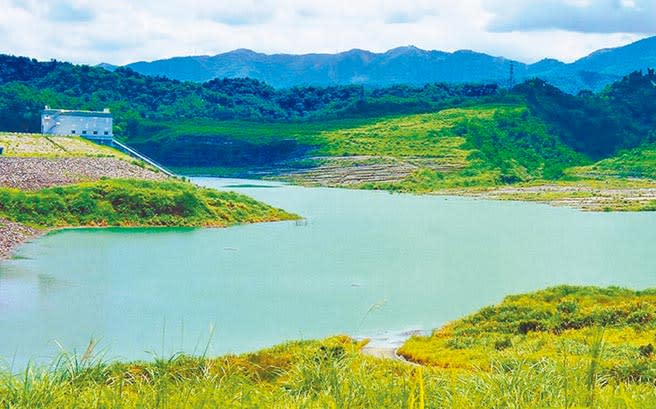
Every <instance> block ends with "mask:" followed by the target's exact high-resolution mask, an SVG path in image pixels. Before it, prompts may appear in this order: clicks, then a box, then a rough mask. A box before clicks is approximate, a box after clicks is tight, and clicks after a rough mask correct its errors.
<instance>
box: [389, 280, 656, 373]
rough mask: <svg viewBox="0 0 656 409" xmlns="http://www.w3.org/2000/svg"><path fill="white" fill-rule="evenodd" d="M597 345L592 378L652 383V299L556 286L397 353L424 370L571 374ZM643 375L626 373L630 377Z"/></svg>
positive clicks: (655, 300)
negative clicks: (540, 367)
mask: <svg viewBox="0 0 656 409" xmlns="http://www.w3.org/2000/svg"><path fill="white" fill-rule="evenodd" d="M600 332H603V341H604V344H605V347H604V352H603V361H600V362H599V363H598V364H599V368H598V370H599V371H601V372H602V373H603V374H604V376H606V377H607V379H608V380H609V381H610V380H611V379H612V380H613V381H630V380H635V381H638V380H639V381H640V382H642V381H644V382H656V377H654V374H656V372H653V371H656V361H653V360H652V354H651V352H650V353H645V350H650V349H651V348H653V347H650V345H652V344H654V343H656V291H655V290H645V291H632V290H626V289H621V288H615V287H610V288H603V289H601V288H596V287H571V286H560V287H553V288H549V289H547V290H543V291H538V292H536V293H531V294H523V295H516V296H510V297H507V298H506V299H505V300H504V301H503V302H502V303H501V304H499V305H495V306H491V307H486V308H483V309H482V310H480V311H478V312H476V313H475V314H472V315H470V316H468V317H465V318H463V319H460V320H458V321H455V322H453V323H451V324H448V325H446V326H445V327H443V328H440V329H438V330H436V331H434V332H433V334H432V335H431V336H428V337H414V338H412V339H410V340H409V341H408V342H406V344H405V345H404V346H403V347H402V348H401V349H400V353H401V354H402V355H403V356H405V357H406V358H408V359H411V360H413V361H415V362H421V363H423V364H426V365H429V366H432V367H441V368H461V369H466V370H469V371H472V370H475V371H490V370H492V369H493V368H494V366H495V365H498V364H499V363H501V364H503V363H504V362H510V363H512V362H515V361H518V360H522V361H524V362H526V363H527V364H529V365H535V364H539V363H540V362H542V361H550V362H552V363H554V364H557V363H560V362H562V361H563V359H565V358H566V360H567V362H568V365H572V366H573V367H576V366H577V365H579V364H581V365H582V364H584V363H585V362H588V361H589V352H590V351H591V348H592V346H593V343H592V340H594V339H595V338H597V337H599V336H601V334H600ZM639 368H642V369H640V371H643V372H638V373H636V372H634V371H635V370H638V369H639Z"/></svg>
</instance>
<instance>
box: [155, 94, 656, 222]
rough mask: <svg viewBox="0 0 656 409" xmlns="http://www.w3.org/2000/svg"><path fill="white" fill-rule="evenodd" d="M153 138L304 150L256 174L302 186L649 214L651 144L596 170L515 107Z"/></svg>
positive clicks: (171, 129)
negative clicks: (288, 146) (216, 140)
mask: <svg viewBox="0 0 656 409" xmlns="http://www.w3.org/2000/svg"><path fill="white" fill-rule="evenodd" d="M470 105H471V104H470ZM155 135H156V137H157V138H161V139H159V140H160V141H161V142H162V143H163V144H166V143H168V142H167V141H172V140H175V139H176V138H179V137H183V136H184V137H185V138H187V140H194V138H207V137H212V135H214V137H220V138H221V140H222V142H220V143H219V145H220V144H227V145H228V146H231V145H230V144H231V143H232V142H231V141H236V142H238V143H246V144H252V145H267V144H269V145H267V146H273V145H270V144H274V143H275V142H276V141H281V140H285V141H290V140H291V141H293V142H294V143H295V144H296V145H295V146H301V147H306V148H305V149H304V150H302V152H301V153H299V154H297V156H295V157H293V158H291V159H289V160H282V162H281V163H277V164H276V163H271V164H269V166H268V167H267V166H264V167H265V170H264V171H263V172H260V174H264V175H266V176H268V177H273V178H279V179H283V180H287V181H291V182H293V183H299V184H304V185H321V186H325V185H327V186H335V187H349V188H361V189H379V190H388V191H394V192H408V193H424V194H425V193H442V194H465V195H480V196H484V197H489V198H494V199H503V200H528V201H539V202H546V203H551V204H555V205H566V206H575V207H579V208H583V209H586V210H596V211H601V210H604V211H607V210H623V211H640V210H653V209H654V208H655V207H656V174H655V173H654V171H653V169H656V167H655V166H654V160H655V159H654V158H655V156H654V152H656V148H654V145H653V144H651V145H650V144H647V145H644V146H640V147H637V148H633V149H630V150H623V151H620V152H619V153H618V154H617V155H616V156H613V157H609V158H605V159H601V160H598V161H595V160H593V159H591V158H590V157H589V156H587V155H585V154H583V153H580V152H576V151H574V150H573V149H572V148H571V147H570V146H568V145H566V144H564V143H563V142H562V141H561V139H560V138H559V137H558V136H556V135H555V133H554V132H553V130H552V128H551V127H550V126H549V125H548V124H547V123H545V122H544V121H543V120H542V119H541V118H539V117H537V116H535V115H533V114H532V113H531V111H530V109H529V107H528V106H526V105H523V104H479V105H471V106H467V107H460V108H448V109H444V110H441V111H438V112H434V113H425V114H411V115H395V116H383V117H372V118H357V119H342V120H330V121H326V122H322V121H307V122H286V123H269V124H264V123H253V122H244V121H219V122H210V121H207V122H202V121H201V122H200V123H199V124H194V123H191V122H186V121H183V122H180V123H176V122H173V123H169V124H167V125H166V127H165V128H164V129H163V130H161V131H160V132H159V133H156V134H155ZM167 135H168V136H167ZM201 146H207V145H202V144H201ZM243 149H245V150H247V149H248V148H247V147H244V148H243ZM271 149H274V148H271ZM265 152H266V149H265ZM258 155H261V153H258ZM254 168H257V166H249V165H248V164H246V165H243V166H242V167H234V166H222V167H202V166H196V167H184V166H180V167H176V168H175V169H176V170H177V171H180V172H182V173H186V174H190V175H220V176H228V177H232V176H244V175H246V176H248V175H249V173H248V172H249V171H250V170H252V169H254ZM277 168H278V170H276V169H277ZM369 169H371V171H369ZM253 175H254V176H251V177H259V174H258V173H255V174H253ZM345 180H348V182H346V181H345ZM540 186H543V187H544V188H537V187H540Z"/></svg>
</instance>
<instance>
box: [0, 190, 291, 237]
mask: <svg viewBox="0 0 656 409" xmlns="http://www.w3.org/2000/svg"><path fill="white" fill-rule="evenodd" d="M0 217H5V218H7V219H9V220H13V221H16V222H19V223H23V224H27V225H31V226H35V227H65V226H220V227H223V226H229V225H232V224H237V223H254V222H265V221H274V220H288V219H293V218H295V217H296V216H294V215H291V214H289V213H286V212H284V211H282V210H279V209H275V208H272V207H270V206H268V205H265V204H263V203H260V202H258V201H256V200H254V199H251V198H249V197H247V196H244V195H240V194H237V193H232V192H219V191H216V190H212V189H203V188H199V187H197V186H195V185H192V184H190V183H185V182H180V181H173V180H170V181H145V180H121V179H111V180H101V181H96V182H87V183H80V184H75V185H68V186H61V187H52V188H47V189H42V190H39V191H36V192H25V191H21V190H18V189H8V188H1V187H0Z"/></svg>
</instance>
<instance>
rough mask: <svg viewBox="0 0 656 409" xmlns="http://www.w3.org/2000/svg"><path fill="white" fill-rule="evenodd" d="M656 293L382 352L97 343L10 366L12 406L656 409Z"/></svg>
mask: <svg viewBox="0 0 656 409" xmlns="http://www.w3.org/2000/svg"><path fill="white" fill-rule="evenodd" d="M655 301H656V292H654V290H645V291H632V290H625V289H620V288H594V287H569V286H561V287H554V288H549V289H546V290H543V291H538V292H536V293H531V294H523V295H517V296H510V297H507V298H506V299H505V300H504V301H503V302H502V303H501V304H499V305H496V306H490V307H485V308H483V309H481V310H480V311H478V312H477V313H474V314H472V315H470V316H467V317H465V318H463V319H460V320H458V321H455V322H453V323H451V324H447V325H446V326H445V327H443V328H441V329H438V330H436V331H435V332H434V333H433V334H432V335H431V336H429V337H415V338H412V339H410V340H409V341H408V342H406V344H405V345H404V346H403V347H402V349H401V351H400V352H401V353H402V354H403V355H404V356H406V357H408V358H412V359H416V360H417V361H418V362H420V363H422V365H420V366H415V365H409V364H407V363H404V362H399V361H394V360H385V359H377V358H372V357H369V356H365V355H363V354H362V353H361V352H360V349H361V347H362V346H363V345H364V344H365V342H366V341H364V342H355V341H353V340H351V339H350V338H348V337H345V336H337V337H332V338H328V339H325V340H321V341H294V342H288V343H285V344H282V345H279V346H276V347H273V348H270V349H265V350H262V351H258V352H254V353H248V354H243V355H237V356H235V355H228V356H222V357H218V358H210V357H207V356H200V357H190V356H183V355H173V356H170V357H162V356H155V358H154V360H153V361H152V362H131V363H122V362H108V361H105V360H104V359H103V357H102V355H101V354H100V355H99V354H98V353H97V352H96V351H94V347H95V343H94V342H93V341H92V342H91V343H90V344H89V348H88V349H87V351H86V352H84V353H82V354H72V353H65V352H64V353H62V354H61V356H60V357H59V358H58V359H57V360H56V361H55V362H54V363H53V364H52V365H51V366H47V367H36V366H31V367H29V368H28V369H26V370H22V371H19V372H18V373H12V372H11V370H9V369H4V370H2V371H0V405H3V407H12V408H56V407H85V408H104V407H114V408H139V407H161V408H174V407H175V408H197V407H231V408H232V407H234V408H252V407H280V408H373V407H376V408H412V409H418V408H454V409H456V408H457V409H461V408H464V409H467V408H472V409H473V408H482V409H486V408H490V409H491V408H517V409H519V408H537V407H539V408H584V407H585V408H653V407H656V388H655V387H654V385H655V384H656V360H655V358H654V347H653V344H654V343H655V341H654V335H655V334H656V327H655V322H656V318H655V317H656V315H655V314H656V310H655V307H654V302H655Z"/></svg>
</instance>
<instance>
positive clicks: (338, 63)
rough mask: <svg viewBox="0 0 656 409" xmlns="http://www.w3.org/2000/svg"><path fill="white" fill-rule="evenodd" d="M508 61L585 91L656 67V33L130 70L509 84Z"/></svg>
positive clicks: (285, 82) (192, 75) (320, 81)
mask: <svg viewBox="0 0 656 409" xmlns="http://www.w3.org/2000/svg"><path fill="white" fill-rule="evenodd" d="M511 65H513V70H514V80H515V81H516V82H519V81H523V80H525V79H528V78H533V77H540V78H542V79H545V80H547V81H549V82H550V83H552V84H553V85H556V86H557V87H559V88H561V89H563V90H565V91H567V92H570V93H576V92H578V91H579V90H582V89H591V90H595V91H597V90H600V89H602V88H603V87H604V86H606V85H608V84H610V83H612V82H614V81H617V80H618V79H620V78H621V77H622V76H624V75H626V74H628V73H630V72H632V71H634V70H644V69H646V68H648V67H654V66H656V37H651V38H648V39H645V40H641V41H638V42H635V43H633V44H629V45H627V46H624V47H619V48H612V49H606V50H600V51H597V52H594V53H592V54H590V55H589V56H587V57H584V58H582V59H580V60H578V61H576V62H574V63H571V64H565V63H563V62H561V61H558V60H554V59H544V60H542V61H539V62H537V63H535V64H524V63H522V62H519V61H513V60H510V59H506V58H503V57H494V56H490V55H488V54H483V53H478V52H474V51H468V50H461V51H456V52H453V53H448V52H443V51H426V50H422V49H419V48H416V47H413V46H408V47H399V48H395V49H392V50H389V51H387V52H385V53H373V52H370V51H366V50H358V49H354V50H350V51H346V52H342V53H337V54H303V55H292V54H272V55H269V54H262V53H257V52H254V51H251V50H246V49H239V50H234V51H230V52H227V53H224V54H218V55H215V56H195V57H175V58H170V59H165V60H158V61H153V62H136V63H133V64H129V65H127V67H129V68H131V69H133V70H135V71H137V72H139V73H142V74H145V75H151V76H158V75H159V76H164V77H168V78H172V79H177V80H182V81H195V82H205V81H209V80H211V79H214V78H238V77H250V78H254V79H258V80H261V81H264V82H266V83H268V84H270V85H272V86H274V87H276V88H285V87H291V86H296V85H319V86H327V85H346V84H363V85H369V86H387V85H392V84H407V85H422V84H426V83H433V82H446V83H471V82H491V83H496V84H500V85H506V84H508V83H509V80H510V67H511ZM108 68H110V67H108ZM111 68H115V67H113V66H111Z"/></svg>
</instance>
